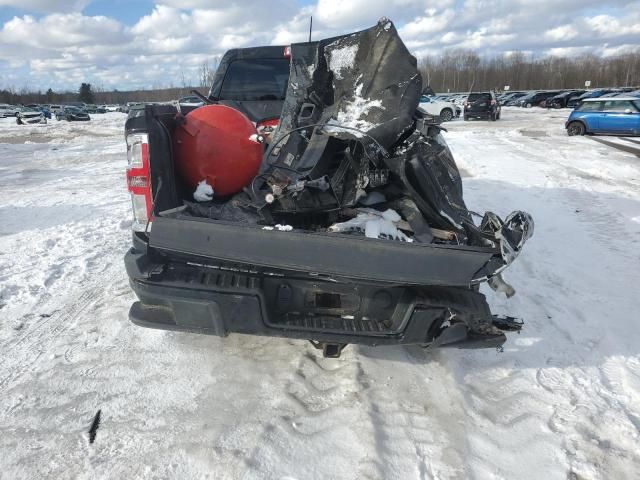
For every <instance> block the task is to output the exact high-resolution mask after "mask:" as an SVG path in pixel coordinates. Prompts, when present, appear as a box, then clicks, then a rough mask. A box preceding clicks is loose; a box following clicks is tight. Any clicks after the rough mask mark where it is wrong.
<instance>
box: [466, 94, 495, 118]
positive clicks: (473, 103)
mask: <svg viewBox="0 0 640 480" xmlns="http://www.w3.org/2000/svg"><path fill="white" fill-rule="evenodd" d="M500 112H501V107H500V104H499V103H498V99H497V98H496V94H495V92H493V91H490V92H471V93H470V94H469V96H468V97H467V100H466V101H465V102H464V119H465V120H469V119H471V118H486V119H489V120H493V121H496V120H498V119H500Z"/></svg>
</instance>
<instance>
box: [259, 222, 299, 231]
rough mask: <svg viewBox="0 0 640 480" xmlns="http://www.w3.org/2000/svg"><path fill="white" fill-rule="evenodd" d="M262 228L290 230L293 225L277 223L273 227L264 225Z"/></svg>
mask: <svg viewBox="0 0 640 480" xmlns="http://www.w3.org/2000/svg"><path fill="white" fill-rule="evenodd" d="M262 229H263V230H273V229H276V230H279V231H281V232H290V231H291V230H293V227H292V226H291V225H280V224H279V223H278V224H277V225H276V226H275V227H270V226H266V227H262Z"/></svg>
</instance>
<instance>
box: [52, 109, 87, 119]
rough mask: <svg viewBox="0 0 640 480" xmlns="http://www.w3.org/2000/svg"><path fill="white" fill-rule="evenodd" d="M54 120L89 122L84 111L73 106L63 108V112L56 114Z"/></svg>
mask: <svg viewBox="0 0 640 480" xmlns="http://www.w3.org/2000/svg"><path fill="white" fill-rule="evenodd" d="M56 120H67V121H68V122H87V121H89V120H91V117H89V114H88V113H87V112H85V111H84V110H81V109H80V108H78V107H74V106H65V107H64V110H62V111H59V112H58V113H56Z"/></svg>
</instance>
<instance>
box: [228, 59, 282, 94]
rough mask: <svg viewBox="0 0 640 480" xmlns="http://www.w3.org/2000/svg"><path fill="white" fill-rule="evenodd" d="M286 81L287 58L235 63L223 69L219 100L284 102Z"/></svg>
mask: <svg viewBox="0 0 640 480" xmlns="http://www.w3.org/2000/svg"><path fill="white" fill-rule="evenodd" d="M288 82H289V59H286V58H281V59H280V58H278V59H275V58H266V59H252V60H236V61H234V62H232V63H231V64H230V65H229V67H228V68H227V73H226V74H225V76H224V80H223V82H222V88H221V90H220V100H236V101H257V100H284V97H285V95H286V92H287V84H288Z"/></svg>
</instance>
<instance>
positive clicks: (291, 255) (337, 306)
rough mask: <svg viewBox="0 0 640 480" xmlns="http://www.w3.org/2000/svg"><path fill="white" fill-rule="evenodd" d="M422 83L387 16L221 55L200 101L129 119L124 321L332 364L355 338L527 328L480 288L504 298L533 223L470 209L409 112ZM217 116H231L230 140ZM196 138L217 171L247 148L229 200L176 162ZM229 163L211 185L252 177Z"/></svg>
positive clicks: (387, 341) (437, 146)
mask: <svg viewBox="0 0 640 480" xmlns="http://www.w3.org/2000/svg"><path fill="white" fill-rule="evenodd" d="M421 89H422V79H421V76H420V73H419V72H418V70H417V63H416V59H415V58H414V57H413V56H412V55H410V54H409V52H408V50H407V48H406V47H405V45H404V44H403V43H402V41H401V40H400V38H399V36H398V33H397V31H396V29H395V27H394V25H393V24H392V22H390V21H388V20H386V19H381V20H380V22H378V24H377V25H375V26H374V27H372V28H369V29H367V30H363V31H360V32H357V33H353V34H350V35H345V36H340V37H335V38H330V39H326V40H322V41H318V42H309V43H301V44H293V45H291V46H290V47H259V48H250V49H236V50H231V51H229V52H227V54H226V55H225V56H224V58H223V59H222V61H221V63H220V67H219V69H218V71H217V72H216V76H215V80H214V83H213V86H212V88H211V91H210V92H209V95H208V96H206V97H205V96H203V95H201V97H202V99H203V101H205V103H206V105H205V106H202V107H198V108H197V109H195V110H193V111H191V112H184V111H180V107H179V106H173V105H148V106H146V107H145V108H144V109H141V110H137V111H134V112H132V113H131V114H130V116H129V118H128V119H127V122H126V127H125V130H126V132H125V134H126V141H127V147H128V160H129V167H128V170H127V180H128V187H129V191H130V192H131V197H132V203H133V211H134V224H133V225H134V232H133V246H132V247H131V248H130V250H129V251H128V252H127V254H126V257H125V264H126V269H127V273H128V275H129V278H130V283H131V286H132V288H133V290H134V291H135V293H136V295H137V297H138V298H139V301H136V302H135V303H134V304H133V305H132V306H131V309H130V313H129V315H130V319H131V321H132V322H133V323H135V324H136V325H140V326H145V327H152V328H160V329H166V330H178V331H188V332H198V333H206V334H213V335H219V336H225V335H227V334H229V333H232V332H233V333H246V334H253V335H269V336H276V337H289V338H298V339H307V340H310V341H311V342H312V343H313V344H314V345H315V346H316V347H318V348H321V349H322V350H323V353H324V355H326V356H332V357H335V356H339V355H340V353H341V351H342V349H343V348H344V346H345V345H347V344H350V343H355V344H366V345H392V344H419V345H424V346H430V347H444V346H455V347H461V348H481V347H499V346H501V345H502V344H503V343H504V342H505V340H506V337H505V333H504V332H506V331H517V330H519V329H520V328H521V326H522V324H521V322H519V321H517V320H515V319H514V318H512V317H500V316H497V315H493V314H492V313H491V311H490V309H489V306H488V305H487V302H486V300H485V297H484V295H482V294H481V293H479V285H480V283H482V282H485V281H486V282H488V283H489V284H490V285H491V286H492V287H493V288H494V289H497V290H499V291H502V292H505V293H507V295H509V296H510V295H512V294H513V289H512V288H511V286H510V285H508V284H507V283H506V282H504V280H503V279H502V276H501V272H502V271H503V270H504V269H505V268H506V267H507V266H508V265H509V264H510V263H511V262H512V261H513V260H514V259H515V258H516V257H517V256H518V254H519V253H520V251H521V249H522V247H523V245H524V243H525V241H526V240H527V239H528V238H529V237H531V235H532V234H533V220H532V219H531V217H530V216H529V215H528V214H527V213H524V212H521V211H516V212H513V213H511V214H509V215H508V216H507V217H506V218H505V219H501V218H500V217H498V216H497V215H496V214H494V213H491V212H487V213H485V214H484V215H482V216H480V215H478V214H476V213H474V212H471V211H469V210H468V209H467V207H466V206H465V202H464V200H463V197H462V182H461V178H460V174H459V172H458V169H457V167H456V164H455V162H454V160H453V158H452V155H451V152H450V151H449V148H448V147H447V145H446V143H445V141H444V139H443V137H442V135H441V130H442V128H441V127H440V125H439V124H438V123H436V121H435V119H434V118H431V117H429V116H428V115H426V114H425V113H424V112H422V111H421V110H419V109H418V103H419V98H420V94H421ZM200 112H201V113H200ZM207 112H210V114H209V113H207ZM185 113H186V114H185ZM207 115H209V116H208V117H207ZM225 115H228V117H225ZM221 116H222V117H224V118H225V119H226V118H232V119H233V121H234V122H236V123H234V126H232V127H229V128H228V129H227V130H225V128H226V127H225V125H226V124H225V122H226V121H227V120H225V121H222V122H221V121H220V120H219V119H220V118H221ZM238 117H241V118H240V119H238ZM198 118H200V120H198ZM203 118H210V119H212V120H211V121H212V122H214V123H215V122H216V121H218V123H217V127H216V128H215V129H213V127H211V129H209V130H207V128H206V125H205V123H202V122H203V120H202V119H203ZM216 119H218V120H216ZM229 121H231V120H229ZM243 122H244V123H243ZM247 124H248V125H249V127H247ZM237 125H240V126H237ZM247 129H248V130H247ZM252 129H253V130H252ZM251 131H253V132H255V133H254V134H252V135H247V132H249V133H250V132H251ZM185 132H186V133H185ZM207 132H209V133H211V135H213V137H211V138H217V140H215V142H214V143H213V144H207V145H208V147H207V149H205V151H204V153H203V155H205V157H206V155H207V154H208V153H207V152H213V153H212V155H214V157H212V158H218V159H219V161H220V162H224V161H229V158H228V157H229V155H232V154H231V153H229V154H228V155H227V153H225V152H231V151H232V150H229V149H233V148H234V147H235V146H236V143H237V144H243V145H244V143H243V142H245V141H251V142H254V143H255V145H257V146H258V147H259V150H258V151H259V157H258V162H257V165H256V166H255V168H256V170H255V171H253V173H252V176H251V178H250V180H249V181H248V182H246V184H245V185H243V187H242V188H239V189H238V191H236V192H233V193H229V192H228V191H226V190H225V188H223V187H224V186H223V185H222V183H221V182H220V181H219V179H218V178H217V177H216V178H209V177H206V178H202V179H201V181H199V182H198V184H197V185H194V182H193V178H191V179H189V175H188V174H186V173H185V171H186V170H185V168H183V164H187V163H189V162H191V163H192V164H193V162H194V158H193V157H194V156H196V157H197V156H198V155H199V154H198V153H197V152H198V151H202V149H200V150H197V149H196V150H193V151H191V152H187V155H186V156H185V151H184V144H183V140H181V139H186V140H184V141H185V142H187V141H188V142H195V143H196V144H197V143H198V142H200V143H202V142H204V141H205V140H204V139H205V137H206V135H207V134H208V133H207ZM216 132H217V133H216ZM220 132H222V135H223V136H222V137H221V136H220V135H221V133H220ZM239 132H240V133H239ZM215 135H218V136H217V137H216V136H215ZM225 135H227V136H225ZM245 137H247V138H245ZM200 138H202V141H200V140H199V139H200ZM221 138H222V140H221ZM245 147H246V149H245V150H241V151H247V152H250V155H249V153H247V157H248V156H251V155H255V149H252V148H253V147H251V146H245ZM243 148H244V147H243ZM194 152H195V153H194ZM220 152H222V153H224V155H222V156H221V155H220ZM216 153H218V154H219V155H218V156H217V157H215V154H216ZM205 157H202V158H205ZM223 157H224V158H223ZM195 161H196V163H197V162H199V165H200V167H210V166H211V165H210V164H211V161H208V160H202V159H198V158H196V159H195ZM216 161H218V160H215V161H213V163H215V162H216ZM233 162H235V163H233ZM233 162H232V163H231V164H229V163H227V164H225V165H224V167H223V168H219V169H218V170H219V171H221V173H220V177H223V176H224V175H236V174H239V173H238V172H240V173H242V172H244V170H246V165H245V163H246V162H245V161H244V159H243V158H236V159H234V160H233ZM229 165H232V166H231V167H230V166H229ZM235 165H237V169H236V168H235ZM213 166H214V167H215V166H216V165H213ZM196 170H198V169H196ZM198 171H201V170H198ZM236 180H237V178H236ZM216 182H217V183H216Z"/></svg>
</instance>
